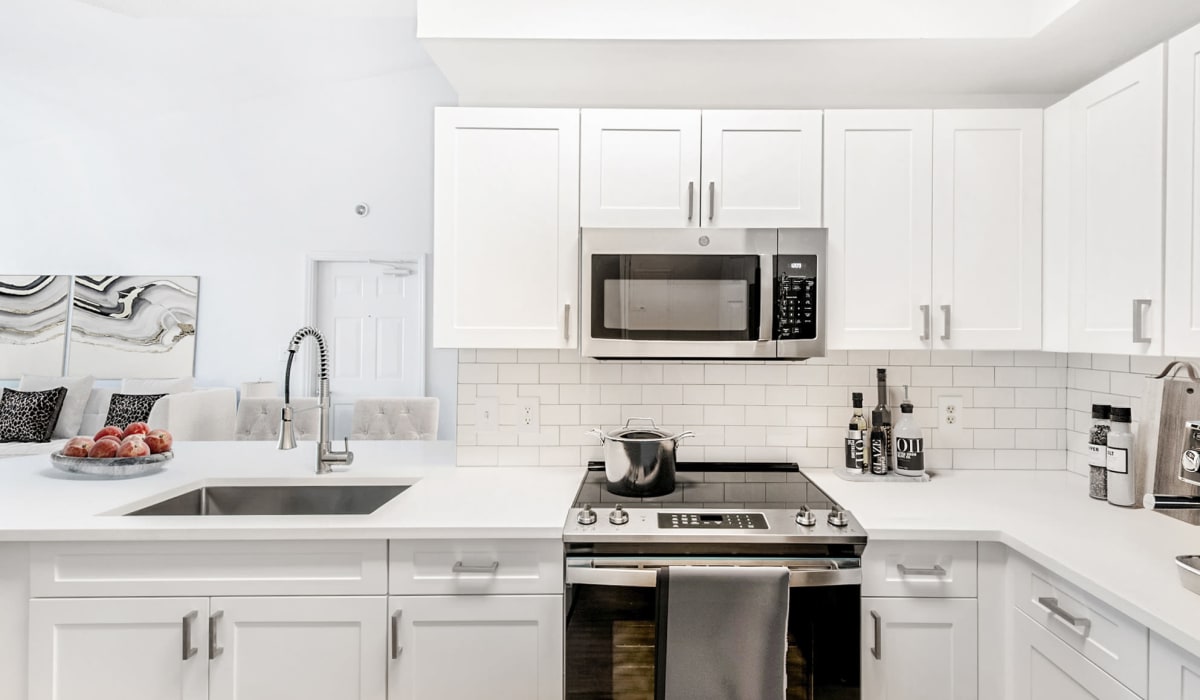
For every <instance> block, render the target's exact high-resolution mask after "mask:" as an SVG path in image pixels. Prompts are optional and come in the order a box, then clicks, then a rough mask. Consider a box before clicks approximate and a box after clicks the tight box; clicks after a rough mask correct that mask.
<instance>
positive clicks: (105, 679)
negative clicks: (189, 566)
mask: <svg viewBox="0 0 1200 700" xmlns="http://www.w3.org/2000/svg"><path fill="white" fill-rule="evenodd" d="M189 616H191V623H190V639H185V637H184V630H185V625H184V619H185V618H187V617H189ZM207 639H208V599H207V598H88V599H75V598H61V599H35V600H32V601H30V604H29V698H30V700H163V698H179V700H207V698H208V656H207V655H206V654H205V653H204V646H205V645H204V642H205V641H206V640H207ZM189 642H190V644H189ZM185 645H187V647H188V648H189V649H191V648H195V649H196V653H195V654H194V655H191V657H190V658H187V659H185V658H184V647H185Z"/></svg>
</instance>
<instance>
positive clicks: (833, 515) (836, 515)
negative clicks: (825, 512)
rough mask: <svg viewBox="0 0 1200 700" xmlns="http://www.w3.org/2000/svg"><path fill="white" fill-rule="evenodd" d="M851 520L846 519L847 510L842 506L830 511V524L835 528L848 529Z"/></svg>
mask: <svg viewBox="0 0 1200 700" xmlns="http://www.w3.org/2000/svg"><path fill="white" fill-rule="evenodd" d="M849 522H850V519H849V518H847V517H846V510H845V509H844V508H842V507H841V506H834V507H833V508H832V509H830V511H829V524H830V525H832V526H834V527H846V525H847V524H849Z"/></svg>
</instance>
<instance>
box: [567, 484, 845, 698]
mask: <svg viewBox="0 0 1200 700" xmlns="http://www.w3.org/2000/svg"><path fill="white" fill-rule="evenodd" d="M589 466H590V468H591V470H592V471H589V474H588V478H587V479H586V480H585V482H584V485H583V486H582V487H581V489H580V492H579V496H578V498H577V500H576V503H575V507H574V508H572V509H571V512H570V515H569V517H568V519H567V523H566V526H565V528H564V530H563V540H564V543H565V549H566V563H567V565H566V582H567V624H566V669H567V673H566V676H567V678H566V693H567V697H569V698H596V699H599V698H652V697H654V688H655V672H656V669H655V663H656V658H657V654H656V649H655V638H654V636H655V624H654V620H655V585H656V581H657V572H658V569H660V568H662V567H665V566H785V567H787V568H789V569H790V570H791V575H790V580H791V593H790V601H789V612H788V656H787V674H788V697H789V698H791V697H797V698H810V699H812V700H831V699H834V698H837V699H841V698H858V697H859V693H860V685H859V637H860V631H859V627H860V596H861V589H860V585H861V582H862V573H861V555H862V551H863V549H864V548H865V547H866V543H867V534H866V531H864V530H863V529H862V527H861V526H860V525H859V524H858V522H857V521H856V520H855V519H854V516H853V515H851V514H850V513H849V512H847V511H846V510H844V509H843V508H841V507H840V506H839V505H838V504H837V503H835V502H834V501H833V500H832V499H830V498H829V497H828V496H827V495H826V494H825V493H824V492H822V491H821V490H820V489H819V488H817V487H816V485H814V484H813V483H811V482H810V481H809V480H808V479H807V478H806V477H805V476H804V474H803V473H802V472H801V471H800V469H799V467H798V466H797V465H796V464H792V463H679V464H678V465H677V471H678V474H677V481H678V487H677V488H676V490H675V491H674V492H673V493H671V494H669V495H667V496H661V497H657V498H651V499H641V500H638V499H630V498H624V497H618V496H613V495H611V494H609V493H608V492H607V491H606V490H605V487H604V483H605V482H604V472H603V466H602V465H595V464H593V465H589Z"/></svg>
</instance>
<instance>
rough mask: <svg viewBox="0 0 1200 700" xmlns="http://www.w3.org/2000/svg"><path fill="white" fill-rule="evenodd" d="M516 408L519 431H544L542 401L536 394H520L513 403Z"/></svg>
mask: <svg viewBox="0 0 1200 700" xmlns="http://www.w3.org/2000/svg"><path fill="white" fill-rule="evenodd" d="M513 405H514V407H515V408H516V409H517V410H516V414H517V415H516V420H517V432H518V433H539V432H541V431H542V418H541V410H540V409H541V403H540V402H539V401H538V398H537V397H536V396H518V397H517V400H516V401H515V402H514V403H513Z"/></svg>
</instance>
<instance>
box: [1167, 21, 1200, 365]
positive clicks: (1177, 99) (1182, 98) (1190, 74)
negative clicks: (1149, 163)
mask: <svg viewBox="0 0 1200 700" xmlns="http://www.w3.org/2000/svg"><path fill="white" fill-rule="evenodd" d="M1167 47H1168V65H1169V66H1170V70H1169V71H1168V72H1167V79H1168V81H1169V82H1168V84H1167V242H1166V245H1167V256H1166V270H1165V274H1166V284H1165V295H1164V296H1165V298H1164V299H1163V303H1164V304H1165V305H1166V307H1165V318H1164V320H1165V321H1166V328H1165V333H1166V337H1165V341H1166V347H1165V351H1166V353H1167V354H1170V355H1187V356H1190V357H1195V356H1197V355H1200V284H1198V282H1200V26H1196V27H1193V28H1192V29H1190V30H1188V31H1186V32H1184V33H1183V34H1180V35H1179V36H1177V37H1175V38H1174V39H1172V40H1171V41H1170V43H1169V44H1168V45H1167Z"/></svg>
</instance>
